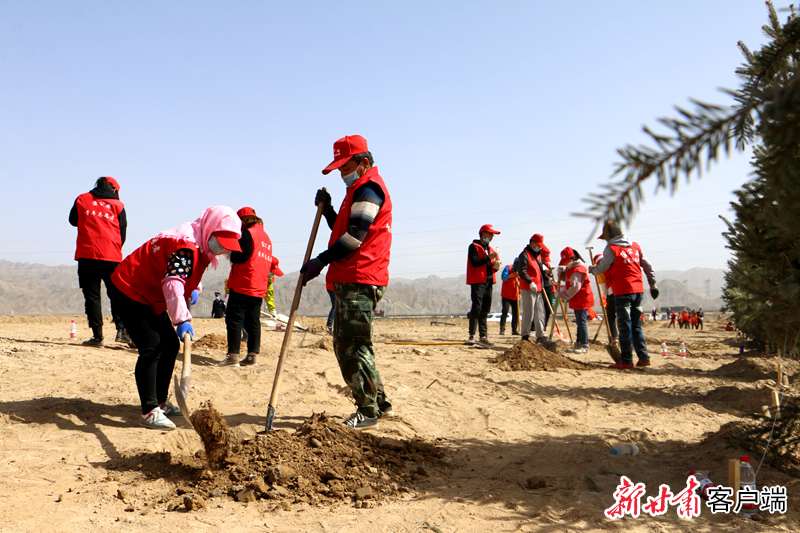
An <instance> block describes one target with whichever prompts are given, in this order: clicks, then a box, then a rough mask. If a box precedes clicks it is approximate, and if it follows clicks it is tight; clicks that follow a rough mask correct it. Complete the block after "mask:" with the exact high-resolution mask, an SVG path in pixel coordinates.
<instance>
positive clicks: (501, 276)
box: [500, 265, 508, 281]
mask: <svg viewBox="0 0 800 533" xmlns="http://www.w3.org/2000/svg"><path fill="white" fill-rule="evenodd" d="M500 279H502V280H503V281H508V265H506V266H504V267H503V273H502V274H500Z"/></svg>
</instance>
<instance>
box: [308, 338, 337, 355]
mask: <svg viewBox="0 0 800 533" xmlns="http://www.w3.org/2000/svg"><path fill="white" fill-rule="evenodd" d="M308 347H309V348H317V349H319V350H327V351H329V352H332V351H333V339H332V338H331V337H327V336H326V337H322V338H321V339H320V340H318V341H317V342H315V343H314V344H311V345H309V346H308Z"/></svg>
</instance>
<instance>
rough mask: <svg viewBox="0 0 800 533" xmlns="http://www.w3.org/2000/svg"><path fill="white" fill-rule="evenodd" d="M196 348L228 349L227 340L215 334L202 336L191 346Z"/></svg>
mask: <svg viewBox="0 0 800 533" xmlns="http://www.w3.org/2000/svg"><path fill="white" fill-rule="evenodd" d="M192 345H193V346H194V347H196V348H207V349H209V350H216V349H222V350H227V349H228V338H227V337H225V336H223V335H219V334H217V333H209V334H208V335H203V336H202V337H200V338H199V339H197V340H196V341H194V343H193V344H192Z"/></svg>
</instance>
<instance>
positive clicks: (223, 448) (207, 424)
mask: <svg viewBox="0 0 800 533" xmlns="http://www.w3.org/2000/svg"><path fill="white" fill-rule="evenodd" d="M191 419H192V425H193V426H194V429H195V431H197V433H198V434H199V435H200V438H201V439H203V447H204V448H205V450H206V461H208V466H209V467H210V468H214V469H218V468H221V467H222V466H223V464H224V463H225V460H226V459H227V458H228V454H229V453H230V450H231V430H230V428H228V424H227V423H226V422H225V419H224V418H222V415H220V414H219V412H218V411H217V410H216V409H214V405H213V404H212V403H211V402H210V401H209V402H206V403H205V404H204V406H203V408H202V409H199V410H197V411H195V412H194V413H192V417H191Z"/></svg>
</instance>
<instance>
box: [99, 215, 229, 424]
mask: <svg viewBox="0 0 800 533" xmlns="http://www.w3.org/2000/svg"><path fill="white" fill-rule="evenodd" d="M241 236H242V223H241V221H240V220H239V217H238V216H236V212H234V210H233V209H231V208H230V207H227V206H221V205H218V206H214V207H209V208H208V209H206V210H205V211H203V213H202V214H201V215H200V218H198V219H197V220H195V221H194V222H184V223H183V224H181V225H180V226H178V227H177V228H174V229H168V230H166V231H162V232H161V233H159V234H158V235H156V236H155V237H153V238H152V239H150V240H149V241H147V242H146V243H144V244H143V245H142V246H140V247H139V248H138V249H136V250H135V251H134V252H133V253H132V254H130V255H129V256H128V257H126V258H125V259H123V260H122V263H120V264H119V266H118V267H117V268H116V270H115V271H114V274H112V276H111V282H112V289H111V291H110V293H111V301H112V302H113V303H114V306H115V307H116V309H117V310H118V312H119V315H120V318H121V319H122V323H123V324H124V325H125V329H126V330H127V332H128V335H130V337H131V339H132V340H133V342H134V343H135V344H136V349H137V350H138V351H139V358H138V359H137V360H136V369H135V372H134V375H135V376H136V388H137V389H138V391H139V401H140V402H141V406H142V416H141V419H140V420H139V424H140V425H142V426H144V427H146V428H150V429H161V430H170V429H175V424H174V423H172V421H171V420H170V419H169V418H167V417H168V416H181V412H180V410H179V409H178V408H177V407H175V406H173V405H172V404H170V403H169V402H167V396H168V395H169V387H170V380H171V379H172V371H173V370H174V368H175V359H176V357H177V355H178V351H179V350H180V341H181V340H182V339H184V335H189V336H190V337H193V336H194V329H193V328H192V315H191V313H190V312H189V307H188V305H187V300H191V303H195V302H196V301H197V296H198V295H199V292H200V291H201V290H202V286H201V285H200V280H201V279H202V277H203V274H204V273H205V271H206V268H208V266H209V265H211V266H213V267H214V268H217V264H218V259H217V256H219V255H221V254H224V253H227V252H229V251H234V252H239V251H241V248H240V247H239V238H240V237H241ZM176 333H177V335H176Z"/></svg>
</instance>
